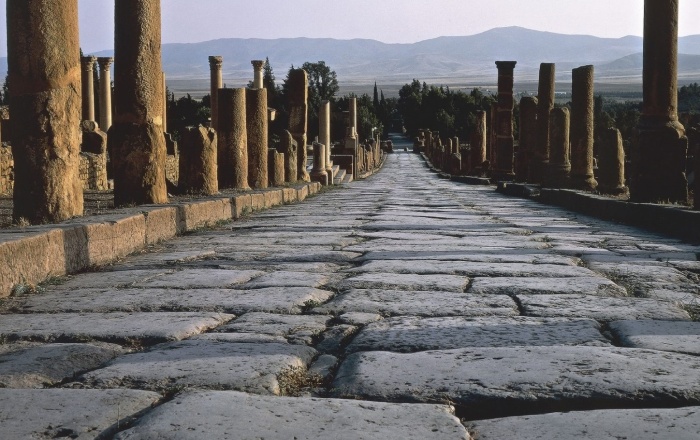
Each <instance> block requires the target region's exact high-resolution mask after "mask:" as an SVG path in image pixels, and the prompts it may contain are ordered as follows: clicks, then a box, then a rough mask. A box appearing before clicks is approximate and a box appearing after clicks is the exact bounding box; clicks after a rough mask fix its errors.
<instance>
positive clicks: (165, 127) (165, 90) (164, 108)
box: [161, 72, 168, 133]
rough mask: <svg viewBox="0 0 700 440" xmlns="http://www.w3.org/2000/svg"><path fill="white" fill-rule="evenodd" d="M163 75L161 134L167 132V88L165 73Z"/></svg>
mask: <svg viewBox="0 0 700 440" xmlns="http://www.w3.org/2000/svg"><path fill="white" fill-rule="evenodd" d="M161 74H162V75H163V133H167V132H168V86H167V84H166V83H165V72H161Z"/></svg>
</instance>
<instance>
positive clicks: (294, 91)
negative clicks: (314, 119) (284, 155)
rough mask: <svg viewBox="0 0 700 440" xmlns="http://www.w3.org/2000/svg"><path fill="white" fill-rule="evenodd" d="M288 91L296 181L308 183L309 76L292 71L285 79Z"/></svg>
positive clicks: (298, 71) (303, 71)
mask: <svg viewBox="0 0 700 440" xmlns="http://www.w3.org/2000/svg"><path fill="white" fill-rule="evenodd" d="M287 86H288V89H289V97H288V103H289V132H290V133H292V136H293V137H294V140H295V141H296V143H297V180H301V181H303V182H309V180H310V179H309V173H308V172H307V171H306V161H307V154H306V129H307V127H308V99H309V76H308V74H307V73H306V71H305V70H304V69H292V70H290V71H289V77H288V78H287Z"/></svg>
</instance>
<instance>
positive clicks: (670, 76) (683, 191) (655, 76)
mask: <svg viewBox="0 0 700 440" xmlns="http://www.w3.org/2000/svg"><path fill="white" fill-rule="evenodd" d="M678 3H679V0H663V1H661V0H645V2H644V72H643V83H644V85H643V88H644V102H643V104H642V116H641V118H640V120H639V146H638V147H637V149H636V150H633V155H632V175H631V176H630V186H631V188H630V197H631V199H632V200H634V201H637V202H679V203H687V202H688V182H687V179H686V176H685V169H686V155H687V150H688V138H687V137H686V136H685V129H684V127H683V125H682V124H681V123H680V122H678V114H677V107H678V91H677V87H678V84H677V77H678Z"/></svg>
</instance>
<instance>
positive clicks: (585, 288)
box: [468, 266, 627, 296]
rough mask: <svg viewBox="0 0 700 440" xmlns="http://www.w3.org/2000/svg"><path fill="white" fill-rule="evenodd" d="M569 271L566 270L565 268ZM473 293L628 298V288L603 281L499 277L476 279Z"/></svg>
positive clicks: (601, 279)
mask: <svg viewBox="0 0 700 440" xmlns="http://www.w3.org/2000/svg"><path fill="white" fill-rule="evenodd" d="M564 267H565V266H564ZM468 292H469V293H477V294H491V295H562V294H585V295H599V296H627V291H626V290H625V288H624V287H621V286H618V285H617V284H615V283H613V282H612V281H610V280H608V279H607V278H603V277H588V276H586V277H569V278H559V277H551V278H544V277H542V278H540V277H530V278H527V277H498V278H474V279H473V280H472V284H471V286H470V287H469V290H468Z"/></svg>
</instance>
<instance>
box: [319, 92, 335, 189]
mask: <svg viewBox="0 0 700 440" xmlns="http://www.w3.org/2000/svg"><path fill="white" fill-rule="evenodd" d="M318 124H319V127H318V141H319V142H321V143H322V144H323V145H325V146H326V172H327V173H328V179H329V184H330V185H332V184H333V162H331V103H330V102H329V101H321V108H320V109H319V111H318Z"/></svg>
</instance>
